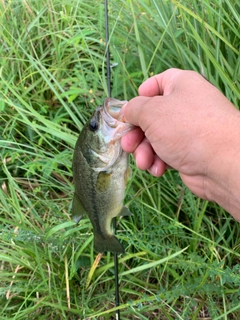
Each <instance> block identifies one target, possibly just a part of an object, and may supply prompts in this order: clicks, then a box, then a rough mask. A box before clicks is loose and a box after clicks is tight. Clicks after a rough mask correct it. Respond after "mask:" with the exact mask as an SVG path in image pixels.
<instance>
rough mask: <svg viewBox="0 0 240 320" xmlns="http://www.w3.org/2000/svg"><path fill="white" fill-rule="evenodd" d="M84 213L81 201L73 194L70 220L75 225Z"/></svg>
mask: <svg viewBox="0 0 240 320" xmlns="http://www.w3.org/2000/svg"><path fill="white" fill-rule="evenodd" d="M85 213H86V210H85V209H84V208H83V206H82V204H81V201H80V199H79V197H78V195H77V194H76V193H74V197H73V202H72V218H73V220H74V221H75V222H76V223H79V221H80V220H81V219H82V216H83V215H84V214H85Z"/></svg>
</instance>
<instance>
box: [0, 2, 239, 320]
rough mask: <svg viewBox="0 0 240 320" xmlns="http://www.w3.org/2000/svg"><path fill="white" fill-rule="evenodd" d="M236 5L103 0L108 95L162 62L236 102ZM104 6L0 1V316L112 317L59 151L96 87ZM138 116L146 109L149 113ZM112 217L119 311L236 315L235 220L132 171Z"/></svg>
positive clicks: (70, 141) (101, 75)
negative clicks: (197, 76) (120, 213)
mask: <svg viewBox="0 0 240 320" xmlns="http://www.w3.org/2000/svg"><path fill="white" fill-rule="evenodd" d="M239 10H240V6H239V1H238V0H225V1H222V0H211V1H210V0H202V1H197V0H193V1H187V0H179V1H178V0H164V1H156V0H152V1H150V0H142V1H133V0H112V1H110V3H109V19H110V21H109V24H110V45H111V63H112V79H111V81H112V96H113V97H115V98H117V99H127V100H129V99H131V98H132V97H134V96H136V95H137V87H138V86H139V85H140V84H141V83H142V81H143V80H144V79H146V78H147V77H149V76H151V75H153V74H157V73H159V72H161V71H164V70H166V69H168V68H170V67H178V68H182V69H192V70H196V71H198V72H200V73H202V74H203V75H204V76H205V77H206V78H207V79H209V81H211V82H212V83H213V84H214V85H215V86H216V87H218V88H219V89H220V90H221V91H222V92H223V93H224V94H225V95H226V96H227V98H228V99H230V100H231V101H232V102H233V103H234V105H235V106H236V107H239V97H240V85H239V75H240V56H239V44H240V40H239V39H240V37H239V25H240V18H239ZM104 23H105V19H104V5H103V1H98V0H95V1H90V0H85V1H80V0H62V1H59V0H46V1H43V0H10V1H7V0H2V1H1V2H0V147H1V148H0V161H1V166H0V187H1V188H0V319H8V320H9V319H17V320H20V319H114V318H115V312H114V310H115V309H114V290H115V288H114V271H113V257H112V255H110V254H106V255H103V256H102V258H101V260H100V262H99V263H98V265H97V268H96V270H95V271H94V272H92V271H93V269H91V268H92V265H93V263H94V260H95V258H96V253H95V252H94V251H93V242H92V239H93V235H92V228H91V225H90V222H89V220H88V219H87V217H86V218H84V219H82V220H81V222H80V224H79V225H75V224H74V222H73V221H72V220H71V217H70V209H71V200H72V196H73V182H72V155H73V148H74V144H75V142H76V139H77V136H78V134H79V132H80V130H81V129H82V127H83V125H84V123H85V121H86V119H87V118H88V117H89V115H90V114H91V112H92V111H93V109H94V108H95V107H96V106H97V105H99V104H101V103H102V102H103V99H104V98H105V97H106V95H107V88H106V79H105V78H106V72H105V67H106V66H105V50H106V43H105V26H104ZM149 112H150V111H149ZM131 166H132V169H133V177H132V179H131V181H130V182H129V184H128V187H127V190H126V204H127V205H128V206H129V207H130V210H131V211H132V212H133V216H132V217H129V218H123V219H119V221H118V238H119V239H120V240H121V241H122V243H123V244H124V246H125V248H126V254H125V255H124V256H120V261H119V277H120V299H121V305H120V307H119V309H121V318H122V319H168V320H170V319H183V320H186V319H215V320H217V319H225V320H226V319H240V300H239V299H240V289H239V288H240V241H239V239H240V225H239V223H237V222H236V221H234V220H233V218H232V217H231V216H230V215H229V214H228V213H226V212H225V211H224V210H223V209H221V208H220V207H218V206H217V205H215V204H213V203H208V202H206V201H203V200H201V199H199V198H197V197H195V196H194V195H193V194H192V193H191V192H189V191H188V190H187V189H186V188H185V187H184V185H183V184H182V182H181V180H180V178H179V175H178V174H177V173H176V172H174V171H169V172H167V173H166V174H165V175H164V176H163V177H161V178H160V179H157V178H154V177H151V176H150V175H149V174H147V173H145V172H140V171H139V170H138V169H136V167H135V165H134V162H133V161H132V163H131Z"/></svg>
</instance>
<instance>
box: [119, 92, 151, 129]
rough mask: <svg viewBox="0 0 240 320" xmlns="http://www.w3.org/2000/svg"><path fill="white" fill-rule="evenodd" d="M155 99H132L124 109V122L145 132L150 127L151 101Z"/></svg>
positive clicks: (141, 97) (140, 97)
mask: <svg viewBox="0 0 240 320" xmlns="http://www.w3.org/2000/svg"><path fill="white" fill-rule="evenodd" d="M152 99H154V98H149V97H143V96H139V97H135V98H133V99H131V100H130V101H129V102H128V103H127V104H126V105H124V106H123V108H122V113H123V115H124V121H125V122H127V123H131V124H133V125H135V126H138V127H140V128H141V129H142V130H143V131H145V129H146V128H148V127H149V123H148V122H149V121H150V119H151V117H149V114H150V113H151V111H150V108H151V107H149V106H150V105H151V104H150V103H149V102H150V100H152Z"/></svg>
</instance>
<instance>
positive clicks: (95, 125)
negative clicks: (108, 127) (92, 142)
mask: <svg viewBox="0 0 240 320" xmlns="http://www.w3.org/2000/svg"><path fill="white" fill-rule="evenodd" d="M89 129H90V130H91V131H93V132H94V131H97V129H98V122H97V121H96V119H95V117H93V118H92V119H91V120H90V123H89Z"/></svg>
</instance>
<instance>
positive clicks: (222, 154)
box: [205, 112, 240, 221]
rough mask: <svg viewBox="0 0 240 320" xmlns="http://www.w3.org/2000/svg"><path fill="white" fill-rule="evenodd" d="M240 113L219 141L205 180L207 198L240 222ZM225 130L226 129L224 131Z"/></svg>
mask: <svg viewBox="0 0 240 320" xmlns="http://www.w3.org/2000/svg"><path fill="white" fill-rule="evenodd" d="M239 116H240V113H239V112H238V114H237V116H236V117H235V118H234V119H233V122H232V124H231V126H228V128H227V129H228V130H227V132H225V133H224V135H223V134H222V133H221V137H223V136H224V139H223V140H221V141H219V148H218V150H217V152H215V153H214V156H213V158H212V161H211V163H210V166H209V168H208V172H207V178H206V179H205V192H206V198H207V199H208V200H210V201H213V202H216V203H217V204H219V205H220V206H221V207H223V208H224V209H225V210H226V211H228V212H229V213H230V214H231V215H232V216H233V217H234V218H235V219H236V220H238V221H240V166H239V159H240V141H239V138H238V137H240V117H239ZM222 130H224V129H222Z"/></svg>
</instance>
